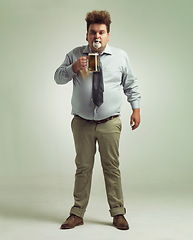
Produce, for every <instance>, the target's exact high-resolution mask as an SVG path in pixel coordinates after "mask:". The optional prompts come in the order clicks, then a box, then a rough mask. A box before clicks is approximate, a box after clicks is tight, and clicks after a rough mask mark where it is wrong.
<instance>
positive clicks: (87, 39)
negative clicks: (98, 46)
mask: <svg viewBox="0 0 193 240" xmlns="http://www.w3.org/2000/svg"><path fill="white" fill-rule="evenodd" d="M86 41H87V42H88V33H86Z"/></svg>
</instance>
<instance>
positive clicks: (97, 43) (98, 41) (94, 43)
mask: <svg viewBox="0 0 193 240" xmlns="http://www.w3.org/2000/svg"><path fill="white" fill-rule="evenodd" d="M93 47H94V48H96V49H98V48H100V47H101V42H100V40H99V39H95V41H94V42H93Z"/></svg>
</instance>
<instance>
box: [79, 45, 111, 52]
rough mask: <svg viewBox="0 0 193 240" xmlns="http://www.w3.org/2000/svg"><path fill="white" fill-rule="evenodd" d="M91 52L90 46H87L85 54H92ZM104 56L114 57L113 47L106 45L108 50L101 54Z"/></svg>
mask: <svg viewBox="0 0 193 240" xmlns="http://www.w3.org/2000/svg"><path fill="white" fill-rule="evenodd" d="M90 52H91V48H90V46H89V45H87V46H86V47H85V49H84V50H83V53H86V54H88V53H90ZM102 54H108V55H112V51H111V47H110V46H109V45H108V44H107V45H106V48H105V49H104V51H103V52H102V53H101V55H102Z"/></svg>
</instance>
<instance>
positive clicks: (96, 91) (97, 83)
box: [93, 56, 104, 107]
mask: <svg viewBox="0 0 193 240" xmlns="http://www.w3.org/2000/svg"><path fill="white" fill-rule="evenodd" d="M99 69H100V71H99V72H93V102H94V104H95V105H96V106H97V107H100V105H101V104H102V103H103V92H104V84H103V73H102V65H101V61H100V56H99Z"/></svg>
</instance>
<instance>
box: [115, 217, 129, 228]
mask: <svg viewBox="0 0 193 240" xmlns="http://www.w3.org/2000/svg"><path fill="white" fill-rule="evenodd" d="M113 225H114V226H115V227H116V228H118V229H120V230H128V229H129V224H128V222H127V220H126V219H125V217H124V216H123V215H116V216H115V217H114V218H113Z"/></svg>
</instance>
